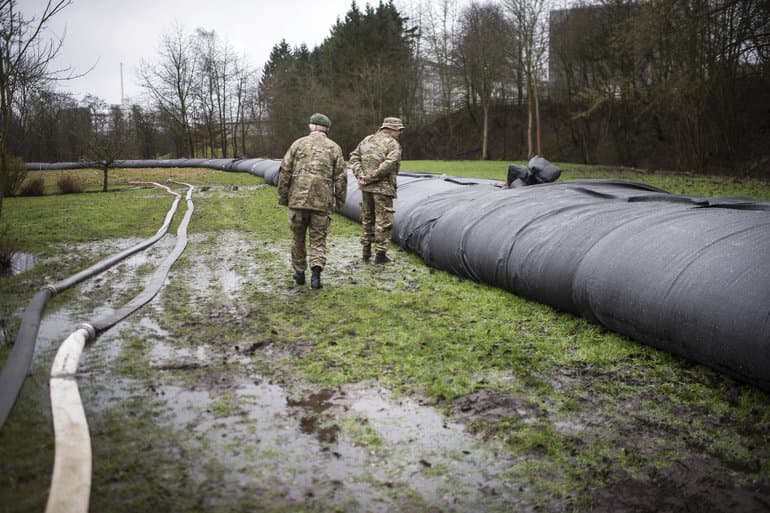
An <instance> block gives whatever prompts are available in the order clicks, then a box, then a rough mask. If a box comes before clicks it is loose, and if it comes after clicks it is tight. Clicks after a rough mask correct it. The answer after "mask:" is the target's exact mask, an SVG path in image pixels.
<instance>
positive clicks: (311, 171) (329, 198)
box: [278, 132, 348, 213]
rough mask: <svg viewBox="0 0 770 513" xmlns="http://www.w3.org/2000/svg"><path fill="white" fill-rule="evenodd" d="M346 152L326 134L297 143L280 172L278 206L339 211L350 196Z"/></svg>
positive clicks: (307, 137)
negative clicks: (344, 154) (348, 193)
mask: <svg viewBox="0 0 770 513" xmlns="http://www.w3.org/2000/svg"><path fill="white" fill-rule="evenodd" d="M347 183H348V177H347V171H346V168H345V160H344V159H343V157H342V149H341V148H340V147H339V145H338V144H337V143H335V142H334V141H332V140H331V139H329V138H328V137H327V136H326V134H325V133H323V132H312V133H310V134H309V135H306V136H305V137H301V138H299V139H297V140H296V141H294V142H293V143H292V145H291V146H290V147H289V150H288V151H287V152H286V155H284V157H283V160H282V161H281V168H280V170H279V171H278V204H279V205H286V206H288V207H289V208H294V209H307V210H315V211H318V212H325V213H331V212H334V211H339V210H340V209H342V206H343V205H344V204H345V196H346V195H347V191H348V189H347Z"/></svg>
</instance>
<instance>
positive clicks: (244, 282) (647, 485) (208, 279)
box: [3, 233, 770, 513]
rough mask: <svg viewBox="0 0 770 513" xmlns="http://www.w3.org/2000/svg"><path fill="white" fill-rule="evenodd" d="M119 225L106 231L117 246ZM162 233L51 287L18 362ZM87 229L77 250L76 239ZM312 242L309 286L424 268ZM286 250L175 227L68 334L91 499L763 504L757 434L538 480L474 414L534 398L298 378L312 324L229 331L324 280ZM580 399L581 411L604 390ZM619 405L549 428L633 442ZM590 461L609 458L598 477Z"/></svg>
mask: <svg viewBox="0 0 770 513" xmlns="http://www.w3.org/2000/svg"><path fill="white" fill-rule="evenodd" d="M135 242H136V241H130V240H121V241H111V242H110V244H113V245H114V246H116V247H115V249H116V250H120V249H123V248H125V247H128V246H130V245H132V244H134V243H135ZM173 244H174V237H173V236H169V237H167V238H166V239H164V240H163V241H162V242H161V243H159V244H158V245H157V246H156V247H154V248H152V249H151V250H149V251H147V252H142V253H140V254H137V255H135V256H133V257H130V258H129V259H128V260H127V261H126V262H125V263H124V264H122V265H121V266H119V267H117V268H115V269H113V270H110V271H109V272H107V273H105V274H104V275H102V276H100V277H99V278H97V279H94V280H90V281H88V282H86V283H85V284H83V285H82V286H80V287H79V288H78V290H77V292H76V293H73V294H70V295H69V296H68V297H66V298H64V299H62V300H60V301H57V302H56V303H55V304H53V305H52V306H51V307H50V308H49V309H48V310H47V314H46V316H45V318H44V320H43V322H42V325H41V329H40V336H39V340H38V346H37V350H36V355H35V374H36V375H41V374H44V373H45V372H46V368H47V367H48V366H49V365H50V362H51V360H52V358H53V354H54V352H55V350H56V348H57V347H58V345H59V344H60V343H61V341H63V339H64V338H66V336H67V335H68V334H69V333H70V332H71V331H73V330H74V329H75V327H76V326H77V325H78V324H79V323H81V322H83V321H87V320H89V319H93V318H94V317H95V316H99V315H101V314H104V313H107V312H109V311H110V310H111V309H112V308H116V307H119V306H120V305H121V304H122V303H124V302H125V300H126V298H127V297H130V296H131V294H133V293H135V292H136V291H137V290H138V289H139V288H140V287H141V281H142V277H146V275H147V272H148V271H147V269H149V268H152V267H153V265H154V264H155V263H157V262H159V261H160V260H161V259H162V258H163V257H164V256H165V254H166V253H167V252H168V251H169V250H170V249H171V247H172V246H173ZM95 246H96V245H83V246H80V247H78V248H77V249H79V250H82V251H83V252H86V253H87V252H89V251H91V252H93V251H94V250H95V249H96V248H95ZM70 249H72V248H70ZM329 249H330V252H329V262H330V264H329V267H328V269H327V271H326V272H325V273H324V281H325V289H324V290H325V291H328V290H332V289H333V288H334V287H335V286H340V285H342V284H348V283H351V282H356V281H361V280H375V281H377V282H378V283H379V284H380V285H381V286H382V287H383V289H387V288H388V287H390V286H393V285H392V284H393V283H394V277H395V276H397V275H399V274H400V273H404V272H408V273H418V274H421V273H428V272H430V271H429V269H427V268H425V267H419V266H415V265H414V263H413V262H412V261H409V259H408V258H406V257H405V256H404V255H403V254H400V253H395V260H396V262H395V263H394V264H393V265H392V266H389V267H388V268H387V269H385V270H384V271H382V272H380V273H379V274H377V275H376V276H373V275H372V273H371V272H370V268H369V267H367V266H365V265H364V264H362V263H361V262H360V261H359V260H358V258H357V253H358V249H359V247H358V245H357V243H356V241H355V240H349V239H342V238H333V239H332V240H331V244H330V248H329ZM288 254H289V247H288V241H287V243H285V244H277V245H268V246H266V245H265V244H264V243H261V242H260V241H256V240H249V238H248V237H245V236H243V235H242V234H238V233H228V234H226V235H225V236H224V237H220V238H218V239H217V240H216V241H212V240H210V239H209V238H208V236H206V235H200V234H191V239H190V243H189V244H188V247H187V249H186V250H185V253H184V255H183V257H182V259H181V260H180V261H179V263H178V265H176V266H175V267H174V268H173V269H172V272H171V275H170V276H169V279H168V284H167V286H166V287H165V288H164V289H163V290H162V291H161V292H160V294H159V296H158V297H156V298H155V299H154V300H153V301H152V302H151V303H150V304H149V305H147V306H145V307H144V308H142V309H141V310H140V311H139V312H137V313H136V314H135V315H132V316H131V317H129V318H128V319H126V320H125V321H123V322H121V323H120V324H118V325H117V326H115V327H114V328H112V329H110V330H108V331H107V332H105V333H104V334H102V335H101V336H100V337H99V338H98V339H97V341H96V342H95V343H94V344H93V345H92V346H90V347H89V348H88V349H87V350H86V351H85V353H84V355H83V357H82V359H81V363H80V369H79V379H78V383H79V387H80V393H81V395H82V398H83V402H84V405H85V409H86V415H87V418H88V419H89V427H90V430H91V436H92V440H93V446H94V483H93V488H92V493H91V511H274V512H278V511H338V512H372V513H386V512H467V513H471V512H503V511H505V512H513V511H515V512H529V511H549V512H568V511H593V512H596V513H600V512H602V513H603V512H607V513H610V512H612V513H624V512H659V513H660V512H671V513H674V512H725V513H727V512H761V511H770V486H769V485H768V482H767V479H766V477H765V475H764V474H763V473H762V469H763V468H766V465H767V459H768V457H770V454H769V453H768V450H769V448H768V447H767V446H757V447H754V448H752V449H751V450H753V452H754V456H755V461H756V468H734V466H733V465H732V463H731V462H730V461H719V460H717V459H715V458H714V457H713V456H711V455H710V454H711V453H709V451H705V450H699V448H698V447H697V445H696V444H693V445H692V446H691V447H690V449H689V450H688V451H686V452H683V453H681V454H678V455H677V458H676V463H675V464H674V465H671V466H667V467H665V468H648V469H644V471H643V472H642V473H639V472H634V473H630V472H625V471H624V470H623V469H622V468H618V467H617V466H613V465H607V466H606V467H605V468H594V469H591V468H587V469H584V472H585V473H586V475H583V476H581V480H582V481H583V482H588V483H590V482H591V478H592V476H591V475H590V474H591V472H595V473H597V478H598V477H601V478H602V479H601V482H609V483H610V484H609V485H606V486H601V487H595V488H592V487H590V486H588V487H586V488H584V489H581V490H575V491H574V492H570V491H569V490H566V491H564V492H563V493H561V494H559V496H558V497H557V496H544V495H542V494H541V493H540V492H539V491H538V490H536V489H533V488H532V487H531V486H530V485H529V484H525V483H523V482H516V481H515V480H513V479H512V478H511V472H510V469H511V468H512V467H514V466H517V467H519V468H520V467H521V466H522V465H532V466H533V468H535V467H536V465H537V461H536V459H537V457H538V455H537V454H535V456H533V455H532V454H531V453H530V454H528V455H526V456H522V455H516V454H512V453H511V452H510V451H509V450H507V449H506V447H505V446H504V443H503V442H502V441H501V440H500V439H498V438H497V437H495V436H491V435H490V434H489V433H488V432H487V431H485V429H484V426H485V425H487V424H489V423H493V422H498V421H500V420H504V419H516V422H517V425H522V426H526V425H528V424H531V423H534V422H536V421H537V420H538V419H541V418H542V415H543V413H542V411H541V409H540V406H539V405H538V404H536V403H533V402H532V401H531V399H529V398H524V397H516V396H513V395H510V394H506V393H503V392H499V391H495V390H494V389H481V390H479V391H478V392H475V393H473V394H471V395H469V396H465V397H461V398H459V399H457V400H455V401H453V402H452V403H451V404H441V403H440V401H436V400H433V399H428V398H427V397H421V396H420V395H419V394H409V395H400V394H397V393H395V392H393V391H391V390H388V389H385V388H383V387H382V386H381V385H380V384H378V383H377V382H374V381H368V382H361V383H353V384H345V385H342V386H339V387H326V386H317V385H312V384H310V383H307V382H305V381H304V380H302V379H301V378H298V377H297V376H295V375H294V374H293V373H292V369H291V363H290V362H291V360H292V358H297V357H305V356H307V355H309V354H310V352H311V350H312V347H313V342H312V340H306V341H297V342H296V343H293V344H290V345H285V344H272V343H270V342H269V340H268V341H267V342H265V339H261V340H260V341H259V342H254V341H252V340H250V339H249V337H247V336H241V337H239V335H238V333H239V329H240V328H241V327H242V326H245V325H246V323H247V320H253V319H254V318H258V317H259V315H260V305H259V304H255V303H254V302H253V301H254V300H253V298H254V297H270V298H272V299H273V300H275V301H281V300H282V298H283V299H287V300H288V299H289V298H291V297H294V296H296V295H300V294H313V293H324V291H321V292H313V291H310V290H309V289H308V288H307V287H296V286H294V285H293V284H292V282H291V281H290V277H289V273H288V268H289V259H288ZM254 255H262V257H261V258H259V259H255V258H254ZM255 292H260V294H259V295H258V296H255ZM176 301H183V302H184V303H185V305H186V306H185V308H186V310H185V312H186V314H185V317H184V318H180V317H179V316H178V314H175V315H169V313H168V311H169V309H170V308H171V305H173V304H174V303H175V302H176ZM286 315H291V313H290V312H287V313H286ZM264 323H265V324H270V320H269V319H264ZM181 325H184V333H185V335H184V336H183V337H181V336H180V332H181V331H180V330H181V328H180V326H181ZM212 325H214V326H216V325H219V326H221V327H222V330H221V336H219V335H216V333H217V332H216V331H214V332H213V333H214V335H212V331H211V330H210V329H209V327H210V326H212ZM264 329H265V330H269V329H271V328H270V326H267V325H266V326H264ZM196 330H199V333H200V337H199V338H196ZM220 337H221V338H220ZM554 379H555V380H557V381H558V380H561V381H562V382H561V383H558V382H555V383H554V386H555V387H557V388H558V387H559V386H569V387H585V388H586V389H590V387H591V384H592V381H593V379H594V376H592V375H591V374H590V373H585V374H579V373H576V374H575V375H562V376H560V377H558V378H554ZM567 381H569V383H567ZM41 382H42V381H41ZM588 397H590V395H589V396H588ZM588 400H589V401H590V399H588ZM658 400H659V401H663V402H664V401H667V397H663V396H662V397H659V398H658ZM595 407H596V410H597V412H598V411H599V410H600V409H601V408H603V405H602V404H600V403H598V402H597V404H596V405H595ZM627 407H628V417H627V421H625V422H627V423H625V424H623V425H616V426H603V425H601V424H600V423H598V422H597V420H596V419H597V418H601V416H600V415H597V417H596V418H592V416H591V415H590V414H584V415H582V416H580V415H576V416H575V417H574V418H573V419H571V420H570V421H568V422H567V421H560V422H559V423H557V424H556V425H554V430H555V431H556V432H558V433H560V434H561V435H567V436H568V437H570V438H571V439H574V440H578V441H579V440H581V439H589V438H595V437H602V436H603V435H604V433H606V432H607V431H611V433H612V437H613V440H611V441H610V443H614V444H618V445H621V446H623V447H627V448H632V450H637V451H640V452H645V451H651V450H656V449H655V448H654V447H650V446H646V445H645V444H646V443H648V442H649V443H657V442H653V440H657V438H655V437H651V436H647V435H648V434H649V432H652V431H656V430H660V429H661V427H660V426H655V425H649V422H647V424H645V423H644V422H643V420H641V419H635V418H634V416H633V405H632V404H629V405H627ZM587 411H589V412H590V411H591V408H590V407H589V408H588V409H587ZM721 421H722V422H731V420H730V419H722V420H721ZM683 425H684V426H686V423H684V424H683ZM685 429H686V428H685ZM745 429H746V430H751V429H752V426H749V425H747V426H745ZM658 435H660V433H658ZM672 436H678V434H676V433H672ZM757 439H759V440H762V439H766V437H764V438H763V437H762V436H759V437H757ZM539 457H547V455H540V456H539ZM607 469H611V470H609V471H610V472H612V473H613V475H610V476H607V475H605V474H602V475H601V476H599V474H600V473H606V472H607ZM747 475H748V476H754V479H753V481H752V480H751V479H748V480H747V479H746V476H747ZM20 493H23V492H20ZM3 506H4V509H3V511H21V510H23V509H22V508H19V509H16V508H15V507H14V506H13V505H9V504H5V505H3Z"/></svg>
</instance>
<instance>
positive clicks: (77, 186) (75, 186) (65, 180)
mask: <svg viewBox="0 0 770 513" xmlns="http://www.w3.org/2000/svg"><path fill="white" fill-rule="evenodd" d="M56 185H58V186H59V191H61V193H62V194H73V193H78V192H83V185H82V184H81V183H80V182H79V181H78V180H76V179H75V178H73V177H71V176H69V175H64V176H62V177H61V178H59V180H58V181H57V182H56Z"/></svg>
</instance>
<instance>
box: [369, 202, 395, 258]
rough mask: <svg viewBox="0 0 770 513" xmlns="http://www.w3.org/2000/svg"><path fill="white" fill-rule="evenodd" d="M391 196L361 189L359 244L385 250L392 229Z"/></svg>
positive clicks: (392, 210)
mask: <svg viewBox="0 0 770 513" xmlns="http://www.w3.org/2000/svg"><path fill="white" fill-rule="evenodd" d="M393 212H394V209H393V197H392V196H385V195H384V194H377V193H374V192H365V191H361V227H362V233H361V244H363V245H367V244H373V245H374V250H375V251H382V252H386V251H387V250H388V245H389V244H390V234H391V231H392V230H393Z"/></svg>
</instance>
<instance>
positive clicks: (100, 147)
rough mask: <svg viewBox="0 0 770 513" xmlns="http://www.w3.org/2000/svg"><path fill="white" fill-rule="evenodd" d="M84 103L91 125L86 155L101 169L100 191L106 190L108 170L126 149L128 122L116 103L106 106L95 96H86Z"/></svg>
mask: <svg viewBox="0 0 770 513" xmlns="http://www.w3.org/2000/svg"><path fill="white" fill-rule="evenodd" d="M85 103H86V104H87V105H88V109H89V110H90V111H91V122H92V125H93V132H92V136H91V140H90V142H89V145H88V157H89V158H90V159H91V160H93V161H95V162H96V163H97V164H98V165H99V168H100V169H101V170H102V192H107V185H108V173H109V170H110V168H111V167H112V166H113V165H114V164H115V161H116V160H118V158H120V157H121V156H123V152H124V151H126V146H127V142H128V123H127V121H126V119H125V116H124V115H123V111H122V110H121V109H120V106H118V105H113V106H111V107H109V108H108V107H107V104H106V103H105V102H104V100H101V99H99V98H97V97H95V96H87V97H86V99H85Z"/></svg>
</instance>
